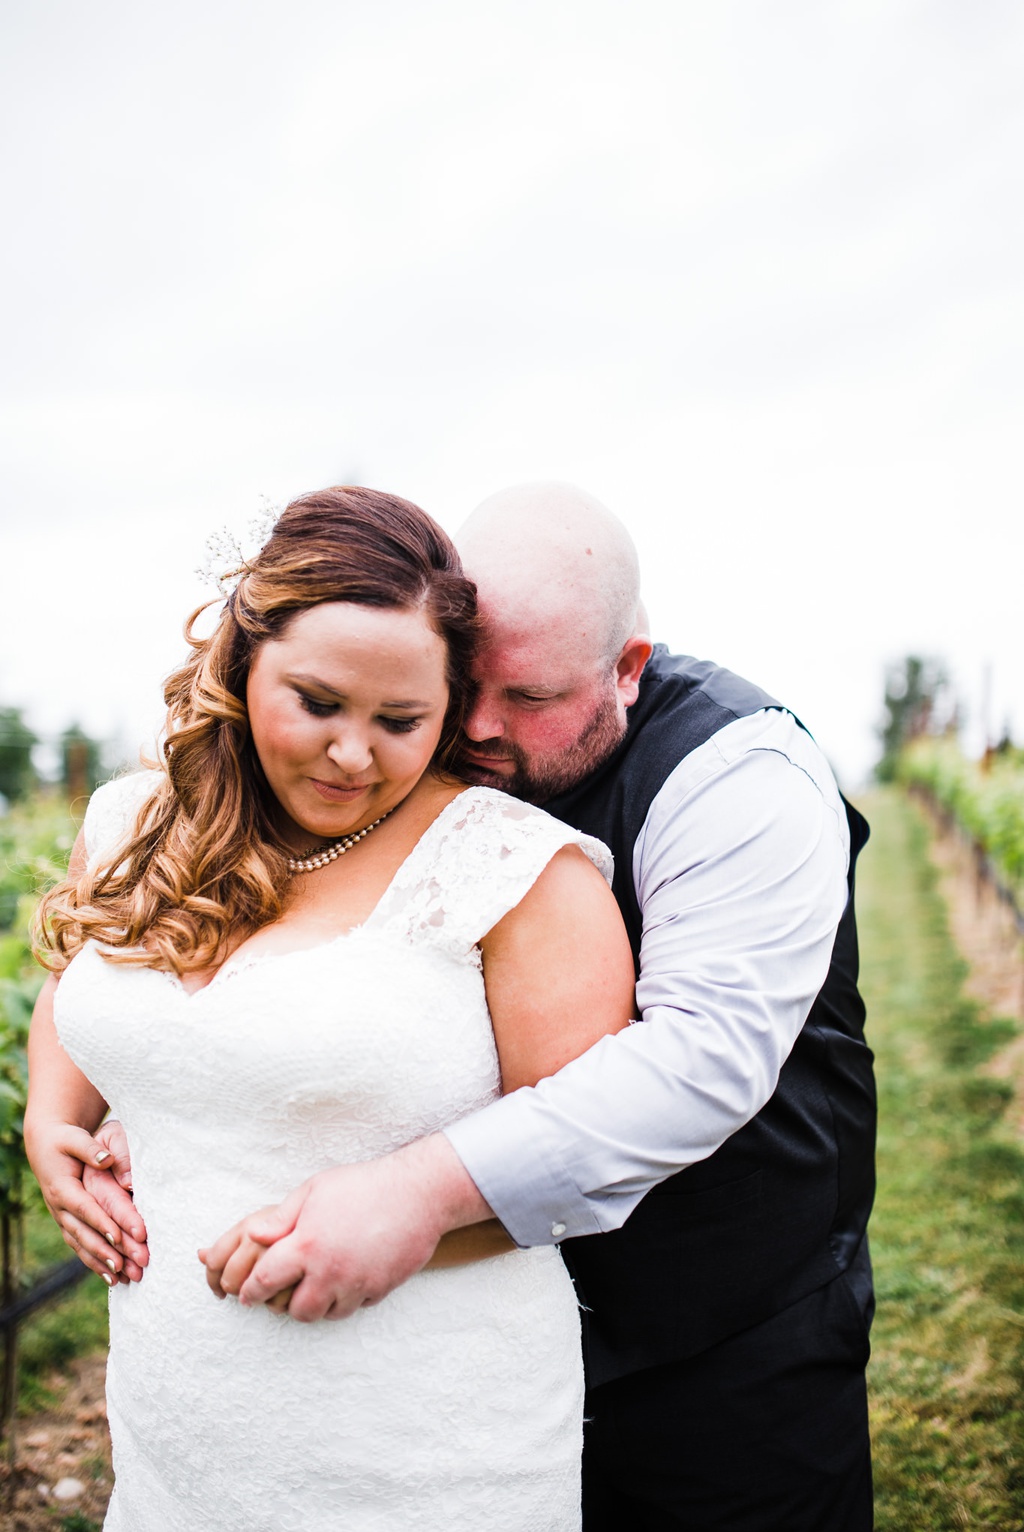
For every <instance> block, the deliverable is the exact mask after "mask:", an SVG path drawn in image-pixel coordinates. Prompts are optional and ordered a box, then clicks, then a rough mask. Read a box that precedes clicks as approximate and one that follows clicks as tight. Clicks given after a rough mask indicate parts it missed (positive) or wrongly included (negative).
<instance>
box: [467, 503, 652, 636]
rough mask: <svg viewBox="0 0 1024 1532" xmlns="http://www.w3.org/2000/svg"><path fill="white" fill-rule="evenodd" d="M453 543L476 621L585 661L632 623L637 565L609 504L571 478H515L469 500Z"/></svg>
mask: <svg viewBox="0 0 1024 1532" xmlns="http://www.w3.org/2000/svg"><path fill="white" fill-rule="evenodd" d="M456 541H457V542H458V545H459V551H460V553H461V554H462V559H463V563H464V564H465V566H466V571H467V573H468V574H469V576H470V578H471V579H473V580H475V581H476V585H477V591H478V595H479V599H480V605H481V609H482V611H483V612H484V613H485V617H489V618H490V619H491V620H492V621H497V622H498V623H499V624H500V625H501V626H506V625H507V624H508V623H509V622H510V621H514V622H515V623H517V624H521V625H527V626H529V627H530V628H532V629H533V630H534V631H535V632H536V631H548V630H551V631H552V634H553V636H556V635H557V637H556V641H557V642H559V643H561V644H562V645H563V646H564V645H568V646H570V647H571V649H572V650H573V651H574V652H576V651H578V652H579V655H580V658H581V659H582V658H583V657H584V655H585V654H587V653H588V652H589V655H590V657H591V658H593V659H594V660H607V661H608V663H609V664H611V663H612V662H614V660H615V659H617V658H618V655H619V652H620V650H621V649H622V646H623V644H624V643H625V642H626V640H627V639H628V638H629V637H631V635H632V634H633V633H634V631H635V629H636V621H637V609H638V605H639V601H640V569H639V565H638V563H637V556H636V549H635V547H634V546H633V540H632V538H631V537H630V535H629V533H628V532H627V531H626V529H625V527H624V526H623V525H622V522H621V521H619V519H618V518H617V517H616V516H613V515H612V513H611V511H609V510H608V508H607V507H606V506H604V505H602V504H601V502H600V501H599V500H597V499H595V498H594V496H593V495H588V494H587V493H586V492H585V491H584V490H582V489H577V488H576V486H575V485H573V484H558V483H539V484H520V485H516V486H515V487H514V488H512V489H505V490H501V491H499V493H498V494H496V495H491V496H490V498H489V499H487V500H485V501H483V503H482V504H481V505H479V506H477V508H476V510H475V511H474V512H473V514H472V515H471V516H470V517H469V520H468V521H467V522H466V523H465V525H464V526H463V528H462V530H461V532H459V534H458V536H457V538H456Z"/></svg>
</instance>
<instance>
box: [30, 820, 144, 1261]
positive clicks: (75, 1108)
mask: <svg viewBox="0 0 1024 1532" xmlns="http://www.w3.org/2000/svg"><path fill="white" fill-rule="evenodd" d="M84 867H85V853H84V849H83V846H82V837H81V836H79V838H78V840H77V841H76V843H75V848H74V850H73V851H72V853H71V862H70V865H69V869H68V870H69V874H70V875H71V876H72V877H74V876H75V874H76V873H78V872H82V871H83V870H84ZM56 989H57V980H56V978H54V976H53V975H52V974H51V975H50V976H49V977H48V978H47V979H46V982H45V983H44V984H43V987H42V989H41V990H40V992H39V997H38V999H37V1000H36V1004H35V1009H34V1010H33V1012H32V1025H31V1028H30V1030H29V1039H28V1066H29V1093H28V1104H27V1106H26V1109H25V1154H26V1157H27V1159H28V1162H29V1164H30V1166H31V1168H32V1172H33V1174H34V1175H35V1177H36V1180H37V1181H38V1182H39V1185H40V1188H41V1190H42V1193H43V1200H44V1201H45V1203H46V1206H47V1207H48V1209H49V1210H50V1213H51V1214H52V1216H53V1218H54V1219H55V1220H56V1222H57V1224H58V1225H59V1227H60V1230H61V1233H62V1234H63V1235H64V1238H65V1240H66V1241H67V1243H68V1244H69V1245H70V1246H71V1248H72V1250H74V1252H75V1254H76V1255H77V1256H78V1257H79V1259H80V1260H82V1261H83V1262H84V1263H85V1265H86V1266H88V1267H89V1268H90V1270H91V1271H95V1272H96V1273H97V1274H98V1275H99V1276H101V1277H103V1278H104V1280H105V1281H106V1282H108V1283H112V1282H113V1281H114V1280H115V1279H121V1278H130V1279H131V1280H133V1281H137V1280H138V1278H139V1277H141V1275H142V1267H143V1266H144V1265H145V1264H146V1261H147V1259H148V1255H147V1252H146V1249H145V1245H144V1243H142V1242H144V1241H145V1237H146V1234H145V1227H144V1225H143V1224H142V1220H141V1219H140V1218H139V1215H138V1214H137V1213H135V1212H134V1210H133V1209H132V1207H131V1202H130V1200H129V1199H128V1198H127V1196H126V1194H124V1193H120V1189H119V1188H117V1187H116V1185H115V1183H113V1181H112V1182H111V1187H112V1190H113V1191H115V1192H118V1193H119V1194H120V1196H121V1197H122V1199H123V1201H124V1204H125V1207H126V1209H127V1210H128V1214H129V1222H128V1225H127V1227H125V1228H122V1227H120V1225H119V1222H118V1220H117V1219H115V1218H114V1217H112V1216H111V1215H110V1213H109V1212H108V1211H107V1210H106V1209H105V1208H104V1207H103V1206H102V1205H101V1204H100V1203H99V1202H98V1201H97V1200H96V1198H95V1197H93V1196H91V1195H90V1194H89V1192H88V1191H87V1190H86V1189H85V1187H84V1186H83V1182H82V1175H83V1170H84V1169H85V1167H87V1166H90V1167H92V1168H93V1169H94V1171H96V1172H101V1173H109V1167H110V1166H111V1165H112V1164H113V1163H114V1157H113V1156H112V1153H111V1150H110V1148H109V1147H108V1145H106V1144H104V1143H103V1142H102V1140H100V1139H97V1138H95V1137H94V1136H93V1135H94V1133H95V1130H96V1129H97V1127H98V1125H99V1124H100V1122H102V1120H103V1117H104V1114H105V1113H106V1110H107V1104H106V1102H105V1101H104V1100H103V1097H102V1096H101V1095H100V1093H99V1091H97V1090H96V1089H95V1087H94V1086H93V1085H91V1084H90V1082H89V1081H88V1080H87V1079H86V1077H85V1075H83V1074H82V1072H81V1070H80V1069H78V1068H77V1067H76V1066H75V1065H74V1064H73V1063H72V1061H71V1059H70V1058H69V1057H68V1055H67V1054H66V1053H65V1052H64V1049H63V1048H62V1047H61V1044H60V1039H59V1038H58V1036H57V1029H56V1027H55V1026H54V1021H53V997H54V994H55V993H56ZM136 1231H138V1238H137V1239H135V1238H133V1235H134V1234H135V1233H136Z"/></svg>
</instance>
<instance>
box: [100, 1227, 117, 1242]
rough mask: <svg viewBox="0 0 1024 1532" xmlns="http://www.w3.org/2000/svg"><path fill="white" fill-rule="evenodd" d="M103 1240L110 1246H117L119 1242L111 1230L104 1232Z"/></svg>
mask: <svg viewBox="0 0 1024 1532" xmlns="http://www.w3.org/2000/svg"><path fill="white" fill-rule="evenodd" d="M103 1238H104V1239H105V1240H106V1242H107V1244H108V1245H116V1244H117V1240H116V1239H115V1238H114V1236H113V1235H112V1234H111V1232H110V1230H109V1229H105V1230H104V1231H103Z"/></svg>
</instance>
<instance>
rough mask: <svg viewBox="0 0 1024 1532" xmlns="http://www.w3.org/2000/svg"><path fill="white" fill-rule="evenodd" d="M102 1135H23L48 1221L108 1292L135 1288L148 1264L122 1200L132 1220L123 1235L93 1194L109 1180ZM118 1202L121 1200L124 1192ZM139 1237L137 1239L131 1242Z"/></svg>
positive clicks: (32, 1129)
mask: <svg viewBox="0 0 1024 1532" xmlns="http://www.w3.org/2000/svg"><path fill="white" fill-rule="evenodd" d="M101 1135H102V1130H100V1133H99V1134H97V1135H96V1136H94V1135H93V1134H91V1133H89V1132H87V1131H86V1129H85V1128H82V1127H79V1126H78V1125H77V1124H75V1123H64V1122H47V1123H45V1124H39V1123H38V1122H34V1123H32V1124H31V1125H30V1126H29V1129H28V1132H27V1135H26V1148H27V1150H28V1153H29V1162H30V1164H31V1166H32V1170H33V1172H34V1174H35V1177H36V1180H37V1181H38V1182H39V1186H40V1190H41V1191H42V1194H43V1201H44V1202H45V1203H46V1206H47V1208H48V1209H49V1211H50V1213H51V1215H52V1217H53V1218H54V1220H55V1222H56V1223H57V1225H58V1227H59V1228H60V1231H61V1233H62V1234H63V1236H64V1240H65V1243H66V1244H68V1245H70V1247H71V1249H72V1250H73V1251H74V1252H75V1254H76V1255H77V1256H78V1258H79V1260H80V1261H82V1262H83V1263H84V1264H85V1265H86V1266H88V1267H89V1269H90V1271H94V1272H96V1273H97V1275H98V1276H101V1277H102V1278H103V1280H104V1281H105V1282H106V1283H107V1284H108V1286H113V1284H114V1283H115V1282H128V1281H131V1282H137V1281H138V1280H139V1279H140V1277H141V1276H142V1268H143V1267H144V1266H145V1265H146V1263H147V1261H148V1260H149V1254H148V1251H147V1249H146V1245H145V1237H146V1230H145V1225H144V1224H143V1223H142V1220H141V1218H140V1217H139V1215H138V1214H137V1213H135V1212H134V1208H133V1205H132V1203H131V1200H130V1199H129V1198H127V1197H125V1200H126V1201H127V1202H128V1206H129V1208H131V1209H132V1216H131V1218H130V1219H129V1224H130V1229H129V1230H126V1229H125V1228H124V1227H123V1226H122V1225H121V1224H120V1223H119V1221H118V1219H117V1218H116V1217H114V1216H112V1215H111V1214H110V1213H109V1212H108V1211H107V1209H106V1208H105V1207H104V1205H103V1202H102V1201H101V1200H100V1199H98V1198H97V1197H96V1196H95V1195H94V1193H93V1190H92V1188H93V1187H95V1186H97V1185H103V1183H104V1179H105V1178H107V1179H109V1181H110V1183H111V1186H114V1187H115V1189H117V1190H120V1188H116V1183H115V1182H114V1179H113V1176H112V1175H111V1173H110V1171H109V1170H107V1168H106V1165H107V1162H108V1161H109V1160H110V1159H111V1151H110V1150H109V1149H108V1148H107V1146H106V1144H105V1143H104V1142H103V1140H102V1136H101ZM87 1169H88V1171H89V1173H90V1185H89V1187H86V1185H85V1184H84V1172H85V1171H86V1170H87ZM121 1195H122V1196H125V1194H124V1193H123V1192H122V1193H121ZM135 1230H140V1231H141V1239H136V1238H134V1237H133V1234H134V1231H135Z"/></svg>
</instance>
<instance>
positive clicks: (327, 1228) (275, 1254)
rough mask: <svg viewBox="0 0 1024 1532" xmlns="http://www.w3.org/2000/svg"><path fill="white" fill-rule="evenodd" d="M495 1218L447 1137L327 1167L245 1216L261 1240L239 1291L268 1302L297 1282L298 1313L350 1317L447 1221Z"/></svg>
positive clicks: (427, 1250) (425, 1249)
mask: <svg viewBox="0 0 1024 1532" xmlns="http://www.w3.org/2000/svg"><path fill="white" fill-rule="evenodd" d="M489 1216H490V1208H488V1207H487V1205H486V1203H485V1202H484V1201H483V1199H482V1197H481V1196H480V1193H479V1191H478V1190H477V1188H476V1186H475V1185H474V1184H473V1182H472V1181H471V1180H470V1178H469V1176H468V1175H467V1173H466V1171H465V1169H464V1168H463V1166H462V1162H461V1161H460V1160H459V1158H458V1156H457V1155H456V1154H455V1151H454V1150H453V1149H452V1147H451V1145H450V1144H449V1143H448V1140H447V1139H446V1138H444V1137H443V1136H442V1135H440V1134H434V1135H433V1136H432V1137H431V1138H428V1139H422V1140H420V1141H418V1142H417V1143H414V1144H409V1145H407V1146H406V1147H405V1148H404V1149H399V1150H396V1151H395V1152H394V1153H393V1154H388V1155H385V1156H384V1157H383V1158H382V1159H379V1160H370V1161H366V1162H363V1163H362V1164H357V1165H339V1166H336V1167H335V1168H334V1169H333V1170H325V1171H321V1172H320V1174H319V1175H315V1176H312V1177H311V1178H310V1180H308V1181H306V1182H304V1183H303V1185H302V1186H300V1187H298V1188H297V1189H296V1190H295V1191H294V1192H292V1193H291V1195H290V1196H288V1197H286V1198H285V1199H284V1201H283V1202H282V1203H281V1204H280V1205H279V1206H278V1207H277V1208H270V1209H266V1210H265V1211H264V1212H263V1213H260V1214H256V1215H253V1216H252V1217H251V1218H249V1219H247V1220H245V1224H246V1232H247V1233H248V1234H249V1235H250V1236H251V1237H252V1239H253V1240H255V1242H256V1243H257V1244H259V1245H264V1246H266V1247H268V1248H265V1249H264V1251H263V1253H262V1255H260V1257H259V1259H258V1260H257V1261H256V1264H255V1266H254V1267H253V1269H252V1271H251V1273H250V1274H249V1276H248V1277H247V1278H246V1280H245V1281H244V1282H243V1284H242V1286H241V1287H240V1289H239V1300H240V1302H242V1303H243V1304H261V1303H262V1304H265V1303H269V1302H270V1301H271V1300H272V1299H274V1298H275V1297H276V1296H283V1294H284V1293H285V1291H286V1290H287V1289H290V1288H294V1293H293V1294H292V1295H291V1298H290V1301H289V1302H288V1313H289V1314H290V1315H291V1317H292V1318H293V1319H298V1320H301V1321H303V1322H307V1323H308V1322H311V1321H313V1320H317V1319H344V1318H345V1317H346V1316H347V1315H349V1314H352V1313H354V1312H355V1310H356V1309H358V1308H361V1307H363V1306H364V1305H367V1304H373V1303H379V1302H380V1301H381V1299H382V1298H385V1297H386V1296H387V1294H388V1293H390V1292H391V1291H392V1290H393V1289H394V1288H396V1287H398V1286H399V1285H400V1284H401V1283H402V1282H405V1281H407V1280H408V1278H409V1277H411V1276H414V1275H415V1274H416V1272H418V1271H421V1270H422V1269H423V1267H424V1266H425V1265H426V1264H427V1262H428V1261H429V1260H430V1258H431V1256H432V1255H433V1254H434V1251H435V1250H436V1248H437V1245H438V1241H439V1240H440V1238H441V1236H442V1235H443V1234H444V1233H445V1232H446V1230H447V1229H449V1228H454V1227H460V1226H461V1225H463V1224H466V1223H471V1222H473V1221H475V1220H476V1219H479V1218H486V1217H489Z"/></svg>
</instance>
